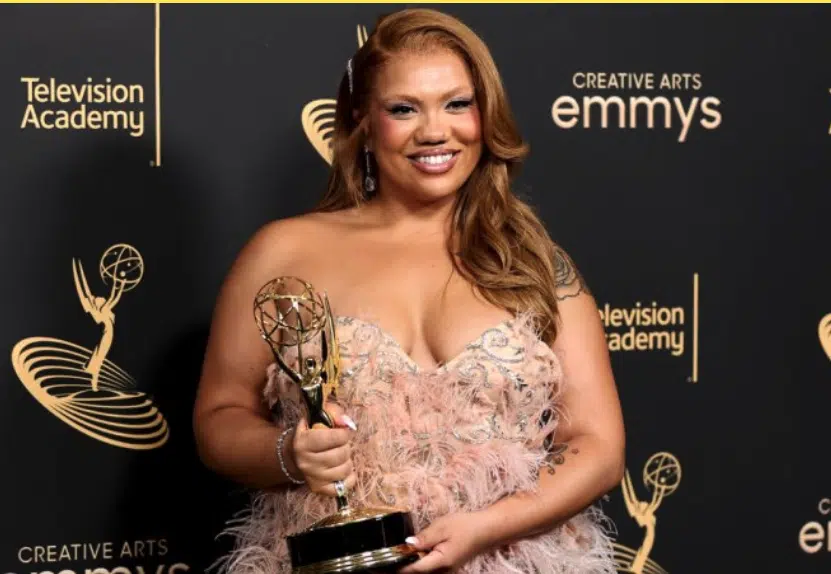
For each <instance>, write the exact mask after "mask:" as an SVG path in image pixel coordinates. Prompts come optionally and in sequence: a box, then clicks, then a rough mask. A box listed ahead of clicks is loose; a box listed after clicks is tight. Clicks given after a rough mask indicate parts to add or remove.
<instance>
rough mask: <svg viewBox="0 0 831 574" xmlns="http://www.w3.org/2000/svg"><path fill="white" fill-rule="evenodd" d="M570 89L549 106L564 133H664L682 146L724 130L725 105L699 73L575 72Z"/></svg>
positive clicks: (552, 115)
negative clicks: (721, 108) (702, 132)
mask: <svg viewBox="0 0 831 574" xmlns="http://www.w3.org/2000/svg"><path fill="white" fill-rule="evenodd" d="M571 88H572V93H571V94H563V95H560V96H558V97H557V98H556V99H555V100H554V103H553V104H552V106H551V117H552V119H553V120H554V125H556V126H557V127H558V128H561V129H565V130H570V129H597V128H600V129H603V130H609V129H621V130H636V129H637V130H642V129H647V130H655V129H660V130H665V131H670V132H673V133H674V134H676V138H677V141H678V142H679V143H684V142H686V141H687V140H688V139H689V138H690V137H695V136H696V135H697V133H698V132H700V130H702V129H703V130H714V129H716V128H718V127H719V126H720V125H721V120H722V116H721V112H720V111H719V109H718V108H719V106H720V105H721V100H719V98H717V97H715V96H713V95H710V94H708V93H707V91H706V85H705V83H704V81H703V79H702V77H701V74H698V73H686V72H685V73H675V72H664V73H654V72H575V73H574V74H572V76H571Z"/></svg>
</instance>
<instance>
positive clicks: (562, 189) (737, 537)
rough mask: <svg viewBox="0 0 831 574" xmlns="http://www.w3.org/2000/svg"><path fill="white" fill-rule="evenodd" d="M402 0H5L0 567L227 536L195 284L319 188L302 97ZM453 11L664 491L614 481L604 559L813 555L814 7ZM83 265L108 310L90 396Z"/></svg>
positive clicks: (201, 308) (320, 93)
mask: <svg viewBox="0 0 831 574" xmlns="http://www.w3.org/2000/svg"><path fill="white" fill-rule="evenodd" d="M390 9H392V7H389V6H379V5H355V6H348V5H308V6H291V5H268V4H264V5H167V4H163V5H161V6H158V5H153V4H136V5H4V6H0V15H1V16H0V43H1V44H2V48H3V49H2V51H0V54H2V55H0V83H2V86H3V88H2V90H0V152H2V153H0V182H2V183H0V185H2V189H3V195H2V197H3V209H2V210H0V218H1V219H0V234H2V235H0V237H2V242H0V249H2V253H3V259H2V261H3V269H4V281H3V282H2V293H3V296H2V298H0V301H2V305H3V314H2V316H3V322H2V326H0V338H1V339H2V340H1V341H0V346H2V347H3V348H5V349H7V351H8V352H9V355H8V356H9V357H10V361H9V363H7V366H6V367H5V370H3V371H2V379H0V429H2V435H0V437H2V438H0V460H2V468H3V472H2V488H0V507H1V508H2V519H0V530H1V532H0V572H4V573H14V574H24V573H26V574H28V573H30V572H31V573H41V572H45V571H48V572H52V573H54V574H73V573H74V574H81V573H82V572H83V573H87V572H89V573H91V572H92V570H94V569H95V568H105V569H107V570H108V571H109V572H116V573H117V574H133V573H135V574H144V573H145V572H146V573H148V574H149V573H150V572H153V574H168V573H170V574H175V573H177V572H184V571H186V570H191V571H203V570H204V569H205V568H206V567H207V565H208V564H210V563H211V562H212V561H213V560H214V559H215V558H216V557H217V556H219V555H220V554H221V553H222V552H224V551H225V550H227V546H228V541H226V540H223V539H220V540H215V539H214V538H215V536H216V534H217V533H218V532H219V531H220V530H221V528H222V526H223V523H224V521H225V520H227V519H229V518H230V517H231V516H232V513H233V512H235V511H236V510H238V509H240V508H241V507H242V505H243V504H244V503H245V502H246V493H245V492H244V491H242V490H241V489H239V488H237V487H235V486H234V485H230V484H227V483H225V482H223V481H221V480H220V479H218V478H216V477H213V476H211V475H210V474H209V473H208V472H207V471H206V470H204V469H203V468H202V467H201V466H200V464H199V462H198V460H197V459H196V456H195V453H194V444H193V439H192V436H191V427H190V415H191V410H190V409H191V404H192V400H193V397H194V392H195V387H196V384H197V380H198V375H199V368H200V362H201V358H202V352H203V349H204V343H205V337H206V331H207V328H208V321H209V318H210V317H209V316H210V312H211V308H212V305H213V301H214V297H215V295H216V292H217V288H218V286H219V283H220V281H221V280H222V277H223V275H224V273H225V272H226V270H227V268H228V266H229V265H230V263H231V261H232V260H233V257H234V256H235V254H236V253H237V251H238V250H239V248H240V247H241V245H242V244H243V242H244V241H245V240H246V239H247V237H249V236H250V234H251V233H253V231H254V230H255V229H256V228H258V227H259V226H260V225H262V224H263V223H265V222H266V221H268V220H270V219H274V218H279V217H284V216H287V215H290V214H294V213H297V212H300V211H302V210H304V209H306V208H308V207H310V206H311V205H312V204H313V203H314V202H315V200H316V198H317V197H318V196H319V195H320V193H321V191H322V187H323V183H324V181H325V176H326V167H327V165H326V160H325V157H324V154H321V153H319V152H318V151H316V149H315V147H314V146H313V145H312V140H313V139H314V136H312V137H308V136H307V134H306V133H305V132H304V129H303V124H302V117H301V116H302V112H303V109H304V107H305V106H306V105H307V104H308V103H309V102H311V101H313V100H317V99H321V98H324V99H325V98H332V97H334V93H335V87H336V84H337V82H338V81H339V79H340V76H341V74H342V73H343V70H344V65H345V62H346V60H347V58H348V57H349V56H350V55H351V54H352V52H353V51H354V50H355V49H356V47H357V38H358V36H357V33H356V31H357V27H358V26H361V25H364V26H367V27H370V28H371V26H372V24H373V23H374V21H375V18H376V17H377V15H378V14H380V13H382V12H385V11H389V10H390ZM442 9H444V10H446V11H448V12H451V13H453V14H456V15H458V16H460V17H461V18H462V19H463V20H464V21H465V22H467V23H468V24H469V25H470V26H471V27H473V28H474V29H475V30H476V31H477V32H479V33H480V34H481V35H482V36H483V38H484V39H485V41H486V42H487V43H488V45H489V46H490V48H491V50H492V52H493V55H494V57H495V59H496V61H497V64H498V65H499V67H500V70H501V72H502V74H503V78H504V81H505V83H506V86H507V89H508V93H509V96H510V99H511V103H512V105H513V107H514V110H515V113H516V115H517V118H518V121H519V123H520V126H521V128H522V130H523V133H524V134H525V136H526V137H527V139H528V141H529V142H530V144H531V147H532V155H531V157H530V160H529V162H528V164H527V167H526V169H525V170H524V172H523V174H522V176H521V178H520V180H519V181H518V182H517V192H518V193H520V194H522V195H523V196H524V197H526V198H527V199H528V200H529V201H530V202H531V203H533V204H534V205H535V206H536V208H537V209H538V210H539V213H540V214H541V215H542V217H543V218H544V220H545V222H546V224H547V226H548V228H549V230H550V232H551V234H552V235H553V237H554V238H555V239H556V240H557V241H559V242H560V243H561V244H562V245H564V246H565V248H566V249H567V250H568V251H569V252H570V253H571V254H572V256H573V257H574V258H575V260H576V261H577V264H578V266H579V267H580V268H581V269H582V271H583V272H584V274H585V276H586V278H587V279H588V281H589V283H590V285H591V287H592V289H593V291H594V293H595V295H596V297H597V299H598V303H599V304H600V306H601V311H602V313H603V317H604V321H605V322H606V325H607V329H608V332H609V343H610V348H612V357H613V364H614V368H615V373H616V378H617V381H618V385H619V388H620V393H621V398H622V401H623V407H624V412H625V418H626V425H627V431H628V448H627V466H628V472H629V475H630V477H631V482H632V485H633V489H634V492H635V495H636V497H637V498H638V499H640V500H641V501H649V500H655V501H656V502H659V503H660V504H659V505H658V506H657V508H656V509H655V510H654V512H653V513H652V515H651V517H650V516H644V517H641V520H642V521H643V522H644V523H649V522H653V523H654V528H653V527H650V528H646V529H643V528H641V527H639V526H638V522H637V520H636V517H635V516H632V515H630V513H629V512H628V511H627V505H626V504H625V500H624V496H623V492H622V489H616V490H615V491H613V492H612V493H610V497H609V501H608V502H605V503H604V508H605V509H606V510H607V511H608V512H609V513H610V514H611V515H612V518H613V519H614V521H615V523H616V525H617V528H618V531H619V534H618V537H617V539H618V543H619V545H620V546H619V548H618V551H619V560H620V568H621V570H626V569H630V570H639V571H641V572H644V573H646V572H659V571H660V570H659V569H660V568H662V569H664V570H666V571H668V572H673V573H679V574H680V573H693V572H695V573H698V572H718V573H721V572H724V573H727V572H745V571H756V572H795V573H796V572H798V573H800V574H807V573H809V572H827V571H828V570H829V567H831V556H829V553H831V536H829V529H831V514H829V511H831V500H829V497H831V483H829V478H831V464H829V462H828V458H827V457H828V455H827V452H828V448H827V447H828V438H827V437H828V431H827V429H828V426H827V423H826V421H827V420H828V417H827V412H828V408H829V407H828V405H829V404H831V403H829V399H831V325H829V323H831V319H827V318H826V317H827V316H828V314H829V313H831V267H829V233H828V228H829V227H828V223H827V222H828V217H829V214H831V199H830V198H829V193H828V192H827V186H828V181H829V179H830V178H829V175H831V168H829V162H828V158H829V156H830V155H831V145H829V144H831V125H829V124H831V76H830V75H829V72H828V70H829V60H828V58H829V54H831V36H829V35H828V29H829V28H830V27H831V9H829V8H828V7H825V6H810V5H804V6H704V5H701V6H657V5H656V6H651V5H643V6H623V5H620V6H589V5H586V6H565V5H560V6H558V5H503V6H499V5H487V6H471V5H459V6H455V5H443V6H442ZM157 30H158V31H159V35H158V36H157V35H156V33H157ZM624 74H632V75H626V76H625V77H622V75H624ZM33 78H37V80H35V79H33ZM52 78H54V82H55V86H54V88H53V87H52V86H51V85H50V81H51V79H52ZM88 78H90V79H89V80H88ZM107 78H109V80H107ZM108 82H109V83H108ZM615 82H617V83H615ZM648 82H652V84H651V86H650V84H649V83H648ZM60 84H65V85H66V87H63V88H62V87H60ZM93 84H97V85H101V86H99V87H96V88H92V87H91V86H92V85H93ZM116 85H122V87H120V88H113V86H116ZM39 86H42V87H39ZM84 86H87V88H84ZM123 86H127V87H126V88H125V87H123ZM130 86H132V87H130ZM82 90H83V91H82ZM73 94H75V96H78V97H79V98H80V99H81V100H82V101H81V102H78V101H74V100H73V98H74V97H75V96H73ZM108 94H109V96H108ZM128 95H132V96H133V97H132V99H128V100H127V101H124V96H128ZM87 96H89V97H87ZM98 96H102V97H98ZM592 97H597V98H598V99H596V100H591V99H588V100H587V99H584V98H592ZM638 97H644V98H646V99H645V100H640V103H637V102H638V101H637V100H632V98H638ZM85 98H86V99H85ZM568 98H573V99H571V100H570V99H568ZM662 98H663V99H662ZM707 98H709V99H707ZM101 99H104V100H110V101H104V102H101V101H100V100H101ZM555 103H556V105H555ZM82 104H84V106H82ZM650 105H651V106H653V109H654V124H653V126H652V127H651V128H650V127H649V126H648V124H647V120H648V117H647V116H648V109H649V106H650ZM633 108H634V112H633ZM604 109H605V110H606V113H607V116H606V121H605V126H604V119H603V114H604ZM78 110H80V111H78ZM621 110H623V111H624V114H623V115H621V114H620V111H621ZM666 110H669V118H668V119H667V118H666V117H665V115H664V114H665V111H666ZM690 110H692V115H688V114H689V111H690ZM73 111H75V112H76V113H75V115H74V116H67V114H69V113H71V112H73ZM105 112H106V113H105ZM61 113H63V114H64V115H65V116H66V117H64V118H63V120H61V119H60V116H61ZM107 114H109V115H107ZM682 114H684V115H686V117H687V118H688V120H687V122H686V124H685V123H684V121H682ZM555 116H556V117H555ZM72 118H74V119H72ZM131 119H132V121H133V122H134V123H133V124H132V126H133V127H130V125H129V123H128V124H127V125H126V126H125V125H124V123H123V122H125V121H127V122H129V121H130V120H131ZM82 120H83V122H82ZM570 120H571V121H570ZM574 120H576V121H574ZM61 121H64V124H63V125H64V127H65V126H66V125H67V122H68V125H69V128H68V129H60V126H61ZM105 121H106V122H107V125H108V126H109V127H107V128H106V129H101V126H103V125H104V122H105ZM72 122H74V124H73V123H72ZM621 122H622V123H621ZM570 124H574V125H573V126H572V127H568V126H569V125H570ZM685 125H686V129H685V127H684V126H685ZM49 126H58V127H56V128H54V129H48V127H49ZM73 126H74V127H73ZM121 244H127V245H129V246H132V248H130V247H119V245H121ZM105 252H106V254H105ZM102 256H103V259H102ZM119 257H121V259H119ZM73 261H76V262H80V264H81V266H82V267H80V269H81V270H82V272H83V277H85V278H86V285H87V286H88V290H89V293H90V294H91V296H93V297H94V296H101V297H102V299H101V300H100V301H99V303H98V305H99V306H100V305H101V304H102V303H103V307H102V310H101V312H100V313H99V314H100V315H101V317H99V319H100V320H101V321H103V322H104V323H105V324H106V323H108V322H111V321H112V319H113V317H115V316H117V318H118V321H116V322H115V323H114V327H115V328H114V331H113V333H114V336H113V338H112V341H111V343H112V344H111V347H110V348H109V350H108V353H107V355H106V359H107V361H108V362H106V363H105V364H104V367H103V368H102V370H101V376H100V381H101V382H100V385H101V387H100V388H99V391H98V394H96V393H93V392H92V391H90V390H89V384H90V382H89V375H87V374H86V373H84V371H83V364H84V363H85V362H86V359H88V358H89V356H90V353H91V352H92V350H93V349H95V347H96V345H99V342H100V341H101V333H102V329H101V325H97V324H96V323H95V321H94V320H93V318H92V315H94V314H95V311H96V307H95V305H94V304H90V303H87V307H88V308H89V309H91V310H90V311H88V310H87V309H85V307H84V306H83V302H84V300H85V296H86V295H87V293H86V292H85V285H84V280H83V278H82V277H81V276H80V271H79V267H77V264H76V266H75V267H74V269H75V275H73ZM99 262H100V263H101V265H99ZM139 262H140V265H139ZM110 273H119V274H124V275H119V276H120V277H121V278H122V279H125V281H126V280H129V282H125V281H121V282H118V283H117V284H118V285H124V286H125V287H128V288H125V289H124V292H123V293H122V295H123V296H122V297H121V298H120V299H119V300H118V302H117V306H116V307H113V309H112V312H111V313H109V314H108V312H107V309H106V308H105V307H106V306H107V302H106V299H107V298H108V296H109V295H110V287H111V286H112V284H113V282H112V281H109V282H105V279H107V278H109V275H108V274H110ZM74 277H78V279H77V280H76V279H74ZM76 285H77V288H76ZM643 309H647V311H643ZM824 318H825V319H824ZM131 385H132V386H131ZM96 397H98V398H96ZM101 397H104V398H108V399H111V400H110V401H109V402H107V401H104V400H103V399H102V400H99V399H101ZM39 403H40V404H39ZM114 406H115V407H118V408H113V407H114ZM44 407H46V408H44ZM154 408H158V412H159V413H160V414H156V411H154ZM127 415H130V416H132V417H133V418H128V417H127ZM160 417H163V418H160ZM145 423H146V424H145ZM120 424H121V425H124V424H126V425H128V426H126V427H125V426H118V425H120ZM130 425H132V426H130ZM142 425H144V426H142ZM166 432H169V435H167V434H165V433H166ZM151 447H152V448H151ZM661 469H664V473H665V475H666V476H668V477H669V480H670V483H669V485H665V486H664V487H656V486H655V484H654V483H653V482H652V481H651V477H652V476H654V475H653V474H652V471H659V470H661ZM125 543H126V545H125ZM638 549H642V553H648V557H649V560H650V561H649V562H647V564H646V566H644V567H643V568H638V567H635V568H633V567H632V560H633V557H634V554H635V552H636V551H638ZM117 568H121V569H120V570H116V569H117ZM96 574H103V573H102V572H101V571H96Z"/></svg>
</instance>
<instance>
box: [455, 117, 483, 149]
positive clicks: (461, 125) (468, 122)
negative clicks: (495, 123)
mask: <svg viewBox="0 0 831 574" xmlns="http://www.w3.org/2000/svg"><path fill="white" fill-rule="evenodd" d="M456 137H458V138H459V140H461V141H462V142H464V143H466V144H468V145H473V144H477V143H479V142H480V141H481V139H482V123H481V121H480V119H479V114H478V113H474V112H471V113H469V114H465V115H464V116H460V117H459V121H458V122H457V123H456Z"/></svg>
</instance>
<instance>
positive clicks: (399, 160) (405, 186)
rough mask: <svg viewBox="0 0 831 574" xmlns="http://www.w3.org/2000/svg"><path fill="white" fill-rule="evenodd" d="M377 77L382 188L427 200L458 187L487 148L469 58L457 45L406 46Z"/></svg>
mask: <svg viewBox="0 0 831 574" xmlns="http://www.w3.org/2000/svg"><path fill="white" fill-rule="evenodd" d="M375 80H376V81H375V86H374V89H373V94H372V102H371V105H370V110H369V114H370V134H369V142H368V144H369V147H370V151H372V153H373V155H374V156H375V161H376V163H377V165H378V169H379V174H378V180H379V186H380V190H381V193H403V194H407V195H409V196H411V197H412V198H413V199H415V200H416V201H419V202H431V201H435V200H439V199H442V198H446V197H448V196H452V195H453V194H455V193H456V192H457V191H458V190H459V188H460V187H461V186H462V185H463V184H464V183H465V181H466V180H467V178H468V177H469V176H470V174H471V173H472V172H473V169H474V168H475V167H476V164H477V163H478V162H479V158H480V157H481V155H482V135H481V123H480V117H479V109H478V107H477V104H476V99H475V92H474V87H473V80H472V78H471V76H470V72H469V70H468V69H467V66H466V65H465V63H464V61H463V60H462V59H461V58H460V57H459V56H457V55H456V54H455V53H453V52H451V51H449V50H435V51H430V52H427V53H414V52H402V53H399V54H396V55H395V56H394V57H392V58H391V59H390V60H389V61H388V62H387V63H386V65H384V66H383V67H382V69H381V70H380V72H379V74H378V76H377V77H376V79H375Z"/></svg>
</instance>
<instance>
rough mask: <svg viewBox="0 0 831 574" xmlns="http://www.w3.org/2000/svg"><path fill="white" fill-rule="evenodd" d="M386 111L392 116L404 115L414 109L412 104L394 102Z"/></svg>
mask: <svg viewBox="0 0 831 574" xmlns="http://www.w3.org/2000/svg"><path fill="white" fill-rule="evenodd" d="M387 111H388V112H389V113H390V114H392V115H394V116H404V115H407V114H409V113H412V112H414V111H415V109H413V106H410V105H407V104H395V105H393V106H390V107H389V108H387Z"/></svg>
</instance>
